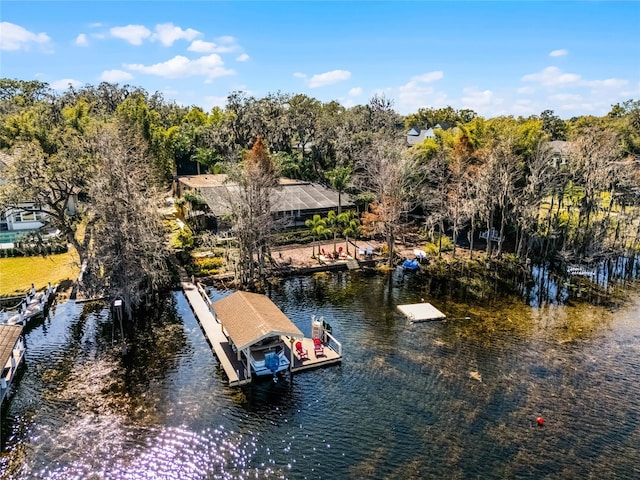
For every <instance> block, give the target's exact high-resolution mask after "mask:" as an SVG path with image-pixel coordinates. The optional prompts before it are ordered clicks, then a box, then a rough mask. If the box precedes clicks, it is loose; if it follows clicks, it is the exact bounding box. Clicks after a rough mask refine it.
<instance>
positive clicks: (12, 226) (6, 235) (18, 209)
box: [0, 152, 78, 248]
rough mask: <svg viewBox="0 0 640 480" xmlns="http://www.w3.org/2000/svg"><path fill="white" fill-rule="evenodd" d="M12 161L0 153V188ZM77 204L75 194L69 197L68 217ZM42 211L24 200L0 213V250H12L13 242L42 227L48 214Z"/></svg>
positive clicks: (27, 200) (5, 154)
mask: <svg viewBox="0 0 640 480" xmlns="http://www.w3.org/2000/svg"><path fill="white" fill-rule="evenodd" d="M14 161H15V157H14V156H12V155H8V154H7V153H4V152H0V186H2V185H3V184H4V183H5V181H4V178H3V172H4V171H5V170H6V169H7V168H9V167H10V166H11V165H12V164H13V163H14ZM77 202H78V198H77V194H74V195H71V196H70V197H69V198H68V200H67V214H68V215H75V213H76V211H77ZM43 210H46V208H43V207H42V206H40V205H37V204H36V203H35V202H33V201H30V199H28V198H25V199H24V201H23V202H21V203H19V204H17V205H15V206H12V207H11V208H7V209H5V210H2V211H0V246H1V247H0V248H3V247H5V248H12V247H13V242H15V241H16V240H17V239H18V238H20V237H21V236H24V235H25V234H28V233H30V232H33V231H35V230H38V229H40V228H42V227H44V226H45V225H46V224H47V221H48V214H47V212H46V211H43Z"/></svg>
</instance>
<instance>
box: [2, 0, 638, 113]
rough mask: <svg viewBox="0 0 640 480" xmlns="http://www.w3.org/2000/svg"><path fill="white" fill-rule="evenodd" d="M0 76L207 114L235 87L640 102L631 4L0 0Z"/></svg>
mask: <svg viewBox="0 0 640 480" xmlns="http://www.w3.org/2000/svg"><path fill="white" fill-rule="evenodd" d="M0 22H1V25H0V47H1V48H0V76H2V77H9V78H18V79H22V80H33V79H38V80H41V81H45V82H48V83H49V84H50V85H51V86H52V87H54V88H60V89H65V88H66V87H67V86H68V84H69V83H71V84H73V85H74V86H81V85H84V84H86V83H91V84H95V85H97V84H98V83H100V82H101V81H103V80H106V81H110V82H115V83H119V84H121V85H122V84H125V83H128V84H130V85H136V86H141V87H143V88H145V89H146V90H147V91H149V92H150V93H153V92H155V91H160V92H162V93H163V95H164V96H165V98H166V99H168V100H175V101H176V102H178V103H181V104H184V105H198V106H201V107H203V108H205V109H206V110H208V109H210V108H211V107H212V106H214V105H220V106H222V105H224V102H225V98H226V96H227V95H228V94H229V93H230V92H232V91H235V90H243V91H246V92H248V93H249V94H250V95H254V96H256V97H262V96H265V95H267V94H268V93H272V92H278V91H280V92H283V93H305V94H307V95H309V96H312V97H315V98H317V99H319V100H321V101H331V100H338V101H339V102H341V103H342V104H343V105H345V106H352V105H356V104H364V103H366V102H367V101H368V99H369V98H370V97H371V96H372V95H374V94H375V93H378V94H380V93H384V94H385V95H386V96H387V97H388V98H390V99H391V100H393V102H394V108H395V109H396V110H397V111H398V112H400V113H402V114H409V113H413V112H416V111H417V109H418V108H419V107H436V108H439V107H443V106H447V105H450V106H452V107H454V108H457V109H460V108H471V109H473V110H475V111H476V112H478V113H479V114H480V115H483V116H485V117H493V116H497V115H515V116H518V115H524V116H527V115H531V114H539V113H541V112H542V111H543V110H546V109H551V110H554V111H555V113H556V114H557V115H559V116H560V117H562V118H569V117H572V116H575V115H604V114H606V113H607V112H608V111H609V110H610V108H611V105H612V104H614V103H617V102H621V101H624V100H627V99H630V98H634V99H640V41H639V40H638V38H640V33H639V31H640V2H637V1H627V2H610V1H603V2H596V1H588V2H583V1H571V2H542V1H528V2H527V1H519V2H515V1H514V2H506V1H502V2H483V1H475V2H461V1H449V2H435V1H431V2H429V1H413V2H398V1H395V2H392V1H377V2H365V1H355V2H349V1H324V2H312V1H305V2H294V1H276V2H271V1H252V2H241V1H229V2H222V1H195V2H188V1H182V2H177V1H141V2H116V1H91V2H89V1H86V2H84V1H72V2H57V1H45V2H29V1H11V0H3V1H2V4H1V5H0Z"/></svg>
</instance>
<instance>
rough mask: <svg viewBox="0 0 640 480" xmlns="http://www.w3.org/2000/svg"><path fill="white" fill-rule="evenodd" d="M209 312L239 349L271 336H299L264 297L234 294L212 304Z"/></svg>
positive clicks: (283, 315)
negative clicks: (213, 313)
mask: <svg viewBox="0 0 640 480" xmlns="http://www.w3.org/2000/svg"><path fill="white" fill-rule="evenodd" d="M213 310H214V311H215V314H216V317H217V319H218V320H219V321H220V323H221V324H222V326H223V328H224V330H225V331H226V333H227V335H228V336H229V338H230V339H231V341H232V342H233V343H234V345H235V346H236V347H237V348H238V349H239V350H243V349H245V348H247V347H249V346H251V345H253V344H254V343H257V342H259V341H260V340H262V339H264V338H267V337H271V336H281V335H288V336H291V337H296V338H302V337H303V334H302V332H301V331H300V329H299V328H298V327H296V326H295V325H294V324H293V322H292V321H291V320H289V318H288V317H287V316H286V315H285V314H284V313H282V311H281V310H280V309H279V308H278V307H277V306H276V304H275V303H273V302H272V301H271V299H270V298H269V297H266V296H265V295H260V294H258V293H250V292H241V291H239V292H235V293H232V294H231V295H229V296H228V297H225V298H223V299H221V300H218V301H216V302H213Z"/></svg>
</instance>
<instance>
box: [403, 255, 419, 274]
mask: <svg viewBox="0 0 640 480" xmlns="http://www.w3.org/2000/svg"><path fill="white" fill-rule="evenodd" d="M418 268H420V264H419V263H418V259H417V258H414V259H413V260H408V259H407V260H405V261H404V262H402V269H403V270H405V271H408V272H415V271H416V270H418Z"/></svg>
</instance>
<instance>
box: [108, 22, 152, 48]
mask: <svg viewBox="0 0 640 480" xmlns="http://www.w3.org/2000/svg"><path fill="white" fill-rule="evenodd" d="M109 33H111V35H112V36H114V37H116V38H121V39H123V40H126V41H127V42H129V43H130V44H131V45H142V41H143V40H144V39H145V38H149V37H150V36H151V31H150V30H149V29H148V28H147V27H145V26H144V25H127V26H125V27H113V28H111V29H110V30H109Z"/></svg>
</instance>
